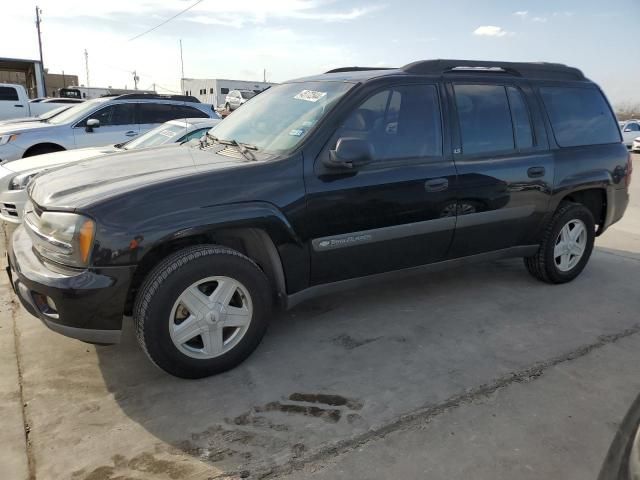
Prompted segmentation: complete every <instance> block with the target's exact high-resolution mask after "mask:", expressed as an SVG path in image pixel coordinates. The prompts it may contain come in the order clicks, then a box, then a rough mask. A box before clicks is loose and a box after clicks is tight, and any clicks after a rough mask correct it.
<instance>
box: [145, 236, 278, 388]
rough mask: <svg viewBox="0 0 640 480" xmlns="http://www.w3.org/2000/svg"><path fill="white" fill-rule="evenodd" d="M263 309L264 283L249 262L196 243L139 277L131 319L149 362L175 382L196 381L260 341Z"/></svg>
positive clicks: (265, 319) (266, 301)
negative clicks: (175, 379) (191, 379)
mask: <svg viewBox="0 0 640 480" xmlns="http://www.w3.org/2000/svg"><path fill="white" fill-rule="evenodd" d="M225 286H226V287H225ZM227 291H228V293H227ZM223 297H224V298H225V299H226V300H224V299H223ZM183 302H184V303H183ZM271 309H272V290H271V288H270V285H269V281H268V280H267V277H266V276H265V274H264V273H263V272H262V270H260V268H259V267H258V266H257V265H256V264H255V263H254V262H253V261H252V260H250V259H249V258H247V257H245V256H244V255H242V254H241V253H239V252H237V251H235V250H231V249H229V248H226V247H220V246H216V245H199V246H194V247H189V248H186V249H184V250H180V251H179V252H176V253H174V254H173V255H171V256H169V257H167V258H166V259H165V260H163V261H162V262H161V263H160V264H159V265H158V266H157V267H156V268H155V269H154V270H153V271H152V272H151V273H150V274H149V275H148V276H147V278H146V280H145V281H144V283H143V285H142V286H141V287H140V290H139V291H138V294H137V296H136V301H135V305H134V311H133V319H134V323H135V328H136V335H137V338H138V342H139V343H140V345H141V346H142V349H143V350H144V351H145V353H146V354H147V356H148V357H149V358H150V359H151V361H152V362H153V363H155V364H156V365H157V366H158V367H160V368H161V369H163V370H164V371H166V372H168V373H170V374H171V375H175V376H176V377H181V378H202V377H207V376H210V375H215V374H217V373H221V372H224V371H226V370H229V369H231V368H233V367H235V366H236V365H238V364H239V363H241V362H242V361H243V360H245V359H246V358H247V357H248V356H249V355H250V354H251V353H252V352H253V351H254V350H255V348H256V347H257V346H258V344H259V343H260V341H261V340H262V337H263V336H264V333H265V331H266V328H267V325H268V323H269V317H270V314H271ZM179 314H180V315H179ZM229 324H231V326H229ZM184 326H186V328H188V329H189V330H188V331H187V330H186V329H185V328H183V327H184ZM185 332H186V333H185Z"/></svg>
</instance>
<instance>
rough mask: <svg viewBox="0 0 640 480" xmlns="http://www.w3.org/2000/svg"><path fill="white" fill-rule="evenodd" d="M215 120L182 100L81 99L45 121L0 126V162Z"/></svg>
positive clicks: (204, 107) (209, 111) (209, 109)
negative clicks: (176, 123) (185, 121)
mask: <svg viewBox="0 0 640 480" xmlns="http://www.w3.org/2000/svg"><path fill="white" fill-rule="evenodd" d="M197 117H202V118H220V116H219V115H218V114H217V113H216V112H215V111H214V109H213V106H211V105H208V104H205V103H200V102H199V101H198V100H197V99H196V98H194V97H188V96H183V95H153V94H126V95H120V96H117V97H102V98H96V99H93V100H87V101H85V102H83V103H81V104H78V105H75V106H73V107H71V108H70V109H69V110H67V111H66V112H63V113H61V114H59V115H56V116H55V117H53V118H50V119H49V120H48V121H46V122H35V123H22V124H18V125H4V126H0V162H3V163H4V162H7V161H10V160H16V159H18V158H24V157H31V156H33V155H41V154H43V153H51V152H57V151H60V150H70V149H73V148H84V147H93V146H98V145H108V144H113V143H120V142H124V141H127V140H130V139H131V138H132V137H135V136H137V135H139V134H142V133H145V132H147V131H149V130H151V129H152V128H154V127H156V126H157V125H159V124H161V123H164V122H166V121H169V120H173V119H175V118H197Z"/></svg>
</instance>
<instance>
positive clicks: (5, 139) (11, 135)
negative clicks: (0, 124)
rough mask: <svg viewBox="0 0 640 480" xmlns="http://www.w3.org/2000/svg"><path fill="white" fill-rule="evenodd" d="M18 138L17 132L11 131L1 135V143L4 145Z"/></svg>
mask: <svg viewBox="0 0 640 480" xmlns="http://www.w3.org/2000/svg"><path fill="white" fill-rule="evenodd" d="M16 138H18V134H17V133H9V134H7V135H0V145H4V144H5V143H9V142H13V141H14V140H15V139H16Z"/></svg>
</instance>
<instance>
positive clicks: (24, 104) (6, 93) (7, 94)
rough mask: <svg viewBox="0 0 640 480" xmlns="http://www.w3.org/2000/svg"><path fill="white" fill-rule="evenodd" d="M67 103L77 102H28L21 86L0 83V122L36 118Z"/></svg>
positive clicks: (62, 99) (64, 100) (51, 100)
mask: <svg viewBox="0 0 640 480" xmlns="http://www.w3.org/2000/svg"><path fill="white" fill-rule="evenodd" d="M69 101H70V102H77V100H73V99H69V98H52V99H47V100H46V101H41V102H30V101H29V96H28V95H27V92H26V90H25V89H24V87H23V86H22V85H15V84H12V83H0V120H8V119H11V118H22V117H37V116H38V115H41V114H43V113H45V112H48V111H49V110H53V109H54V108H58V107H60V106H61V105H62V104H63V103H68V102H69Z"/></svg>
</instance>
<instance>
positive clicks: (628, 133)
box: [621, 120, 640, 148]
mask: <svg viewBox="0 0 640 480" xmlns="http://www.w3.org/2000/svg"><path fill="white" fill-rule="evenodd" d="M621 129H622V141H623V142H624V144H625V145H626V146H627V148H631V147H632V144H633V141H634V140H635V139H636V138H637V137H638V136H640V120H628V121H626V122H624V124H623V125H622V127H621Z"/></svg>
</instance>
